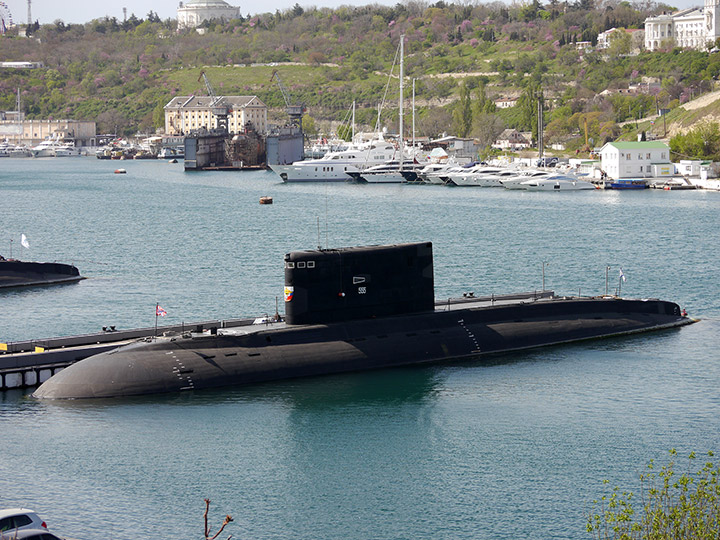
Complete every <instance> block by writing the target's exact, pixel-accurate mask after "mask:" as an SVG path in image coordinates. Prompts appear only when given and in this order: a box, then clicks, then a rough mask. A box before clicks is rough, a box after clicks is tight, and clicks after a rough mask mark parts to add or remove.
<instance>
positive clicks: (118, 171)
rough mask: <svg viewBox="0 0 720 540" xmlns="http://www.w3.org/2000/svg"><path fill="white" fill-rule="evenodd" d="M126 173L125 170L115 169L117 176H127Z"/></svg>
mask: <svg viewBox="0 0 720 540" xmlns="http://www.w3.org/2000/svg"><path fill="white" fill-rule="evenodd" d="M126 172H127V171H126V170H125V169H115V174H125V173H126Z"/></svg>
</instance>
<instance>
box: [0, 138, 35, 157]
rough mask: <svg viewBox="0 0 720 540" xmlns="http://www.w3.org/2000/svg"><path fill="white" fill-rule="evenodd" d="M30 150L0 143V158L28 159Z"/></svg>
mask: <svg viewBox="0 0 720 540" xmlns="http://www.w3.org/2000/svg"><path fill="white" fill-rule="evenodd" d="M31 155H32V154H31V153H30V149H29V148H26V147H24V146H20V145H14V144H10V143H8V142H7V141H6V142H3V143H0V157H12V158H19V157H30V156H31Z"/></svg>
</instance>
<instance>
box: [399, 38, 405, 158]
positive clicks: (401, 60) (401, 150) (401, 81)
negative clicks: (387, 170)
mask: <svg viewBox="0 0 720 540" xmlns="http://www.w3.org/2000/svg"><path fill="white" fill-rule="evenodd" d="M404 44H405V34H403V35H401V36H400V127H399V131H400V136H399V141H398V146H399V148H400V170H401V171H402V169H403V161H404V160H405V151H404V150H405V149H404V146H405V144H404V141H403V79H404V78H405V73H404V70H403V68H404V58H403V54H404Z"/></svg>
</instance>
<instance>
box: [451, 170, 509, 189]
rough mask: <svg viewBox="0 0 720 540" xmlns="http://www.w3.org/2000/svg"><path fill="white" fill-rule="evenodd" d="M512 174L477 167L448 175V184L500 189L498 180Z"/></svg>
mask: <svg viewBox="0 0 720 540" xmlns="http://www.w3.org/2000/svg"><path fill="white" fill-rule="evenodd" d="M514 174H515V172H513V171H511V170H508V169H500V168H498V167H488V166H487V165H478V166H476V167H473V168H471V169H468V170H466V171H465V172H461V173H455V174H450V175H448V178H449V182H448V183H449V184H454V185H456V186H474V187H500V186H501V185H502V184H501V183H500V178H502V177H503V176H508V177H509V176H512V175H514Z"/></svg>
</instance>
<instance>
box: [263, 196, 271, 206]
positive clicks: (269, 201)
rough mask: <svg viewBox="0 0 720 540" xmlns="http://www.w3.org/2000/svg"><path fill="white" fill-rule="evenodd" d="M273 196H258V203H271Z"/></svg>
mask: <svg viewBox="0 0 720 540" xmlns="http://www.w3.org/2000/svg"><path fill="white" fill-rule="evenodd" d="M272 203H273V198H272V197H267V196H266V197H260V204H272Z"/></svg>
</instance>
